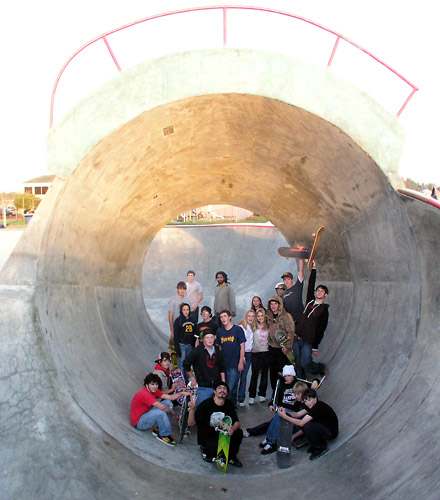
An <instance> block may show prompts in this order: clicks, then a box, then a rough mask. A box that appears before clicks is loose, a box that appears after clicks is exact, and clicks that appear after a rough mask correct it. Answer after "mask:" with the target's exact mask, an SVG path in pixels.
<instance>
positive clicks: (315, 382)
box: [296, 375, 327, 391]
mask: <svg viewBox="0 0 440 500" xmlns="http://www.w3.org/2000/svg"><path fill="white" fill-rule="evenodd" d="M326 377H327V375H324V376H322V377H321V378H319V377H315V378H314V379H312V380H306V379H304V378H298V377H297V378H296V380H298V382H304V383H305V384H307V385H308V386H309V387H310V388H311V389H315V391H317V390H318V389H319V388H320V387H321V385H322V383H323V382H324V380H325V379H326Z"/></svg>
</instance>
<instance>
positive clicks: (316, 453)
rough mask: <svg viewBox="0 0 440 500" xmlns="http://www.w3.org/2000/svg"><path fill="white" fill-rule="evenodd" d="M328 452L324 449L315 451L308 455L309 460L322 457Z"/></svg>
mask: <svg viewBox="0 0 440 500" xmlns="http://www.w3.org/2000/svg"><path fill="white" fill-rule="evenodd" d="M327 452H328V448H324V449H315V450H313V451H312V453H310V456H309V460H316V459H317V458H319V457H322V455H325V454H326V453H327Z"/></svg>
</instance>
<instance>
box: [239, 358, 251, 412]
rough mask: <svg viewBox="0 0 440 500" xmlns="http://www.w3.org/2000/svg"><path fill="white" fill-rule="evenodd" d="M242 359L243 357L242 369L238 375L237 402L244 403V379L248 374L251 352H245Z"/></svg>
mask: <svg viewBox="0 0 440 500" xmlns="http://www.w3.org/2000/svg"><path fill="white" fill-rule="evenodd" d="M244 359H245V365H244V370H243V371H242V372H241V373H240V377H239V379H238V402H239V403H244V400H245V398H246V382H247V380H246V379H247V374H248V371H249V368H250V367H251V359H252V353H251V352H245V353H244Z"/></svg>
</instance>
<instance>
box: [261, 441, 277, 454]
mask: <svg viewBox="0 0 440 500" xmlns="http://www.w3.org/2000/svg"><path fill="white" fill-rule="evenodd" d="M274 451H277V447H276V446H273V445H271V444H270V443H267V444H266V445H265V447H264V448H263V449H262V450H261V454H262V455H269V453H273V452H274Z"/></svg>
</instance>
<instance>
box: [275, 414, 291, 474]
mask: <svg viewBox="0 0 440 500" xmlns="http://www.w3.org/2000/svg"><path fill="white" fill-rule="evenodd" d="M292 433H293V424H292V422H288V421H287V420H284V418H281V417H280V432H279V434H278V449H277V465H278V467H279V468H280V469H287V468H288V467H290V465H291V447H292Z"/></svg>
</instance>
